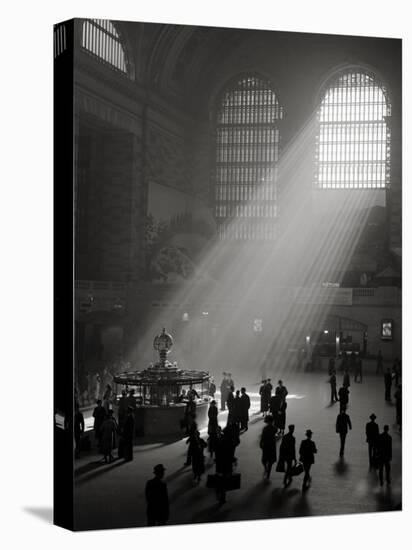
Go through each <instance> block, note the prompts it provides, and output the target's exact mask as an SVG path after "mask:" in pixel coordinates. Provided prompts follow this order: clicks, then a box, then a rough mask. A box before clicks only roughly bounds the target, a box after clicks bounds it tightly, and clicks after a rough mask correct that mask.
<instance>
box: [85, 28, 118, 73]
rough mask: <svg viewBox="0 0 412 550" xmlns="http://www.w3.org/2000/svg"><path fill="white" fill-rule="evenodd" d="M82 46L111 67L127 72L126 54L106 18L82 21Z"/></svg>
mask: <svg viewBox="0 0 412 550" xmlns="http://www.w3.org/2000/svg"><path fill="white" fill-rule="evenodd" d="M82 47H83V48H84V49H85V50H87V51H88V52H89V53H91V54H93V55H95V56H97V57H98V58H99V59H100V60H101V61H104V62H105V63H108V64H109V65H110V66H111V67H112V68H114V69H117V70H118V71H121V72H122V73H127V63H126V56H125V52H124V48H123V45H122V43H121V40H120V37H119V33H118V32H117V30H116V28H115V26H114V25H113V23H112V22H111V21H109V20H108V19H87V20H86V21H84V22H83V32H82Z"/></svg>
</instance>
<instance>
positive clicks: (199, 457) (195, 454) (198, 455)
mask: <svg viewBox="0 0 412 550" xmlns="http://www.w3.org/2000/svg"><path fill="white" fill-rule="evenodd" d="M206 447H207V444H206V442H205V441H204V440H203V439H202V438H201V437H200V434H199V432H195V436H194V441H193V444H192V472H193V479H194V480H195V481H196V482H197V483H200V478H201V476H202V474H204V473H205V456H204V449H205V448H206Z"/></svg>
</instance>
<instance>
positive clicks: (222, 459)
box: [216, 426, 236, 504]
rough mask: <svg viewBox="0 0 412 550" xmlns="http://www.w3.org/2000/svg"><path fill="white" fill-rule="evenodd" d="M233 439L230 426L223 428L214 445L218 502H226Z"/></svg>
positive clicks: (230, 473) (230, 471)
mask: <svg viewBox="0 0 412 550" xmlns="http://www.w3.org/2000/svg"><path fill="white" fill-rule="evenodd" d="M235 448H236V444H235V440H234V438H233V434H232V433H231V430H230V428H229V427H228V426H227V427H226V428H224V429H223V433H222V437H221V438H220V439H219V441H218V445H217V447H216V474H217V476H218V482H217V487H216V496H217V499H218V502H219V504H224V503H225V502H226V483H227V480H228V479H229V478H230V477H231V475H232V473H233V465H234V463H235V462H236V460H235Z"/></svg>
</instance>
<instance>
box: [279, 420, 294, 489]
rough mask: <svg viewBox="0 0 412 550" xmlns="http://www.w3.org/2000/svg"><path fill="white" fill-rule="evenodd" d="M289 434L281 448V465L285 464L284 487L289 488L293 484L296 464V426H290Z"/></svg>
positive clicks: (286, 435) (285, 436)
mask: <svg viewBox="0 0 412 550" xmlns="http://www.w3.org/2000/svg"><path fill="white" fill-rule="evenodd" d="M288 429H289V431H288V433H287V434H285V435H284V436H283V438H282V442H281V444H280V447H279V462H278V465H279V463H283V464H284V471H285V476H284V478H283V485H284V486H285V487H288V486H289V485H290V484H291V483H292V479H293V477H292V474H291V471H292V467H293V465H294V464H296V439H295V437H294V435H293V433H294V431H295V425H294V424H290V425H289V426H288Z"/></svg>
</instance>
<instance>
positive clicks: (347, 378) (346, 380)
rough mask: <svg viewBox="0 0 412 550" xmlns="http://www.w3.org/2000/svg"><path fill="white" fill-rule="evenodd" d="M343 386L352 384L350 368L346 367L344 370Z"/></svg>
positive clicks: (346, 386)
mask: <svg viewBox="0 0 412 550" xmlns="http://www.w3.org/2000/svg"><path fill="white" fill-rule="evenodd" d="M342 386H343V387H344V388H349V386H350V374H349V369H345V370H344V372H343V381H342Z"/></svg>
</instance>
